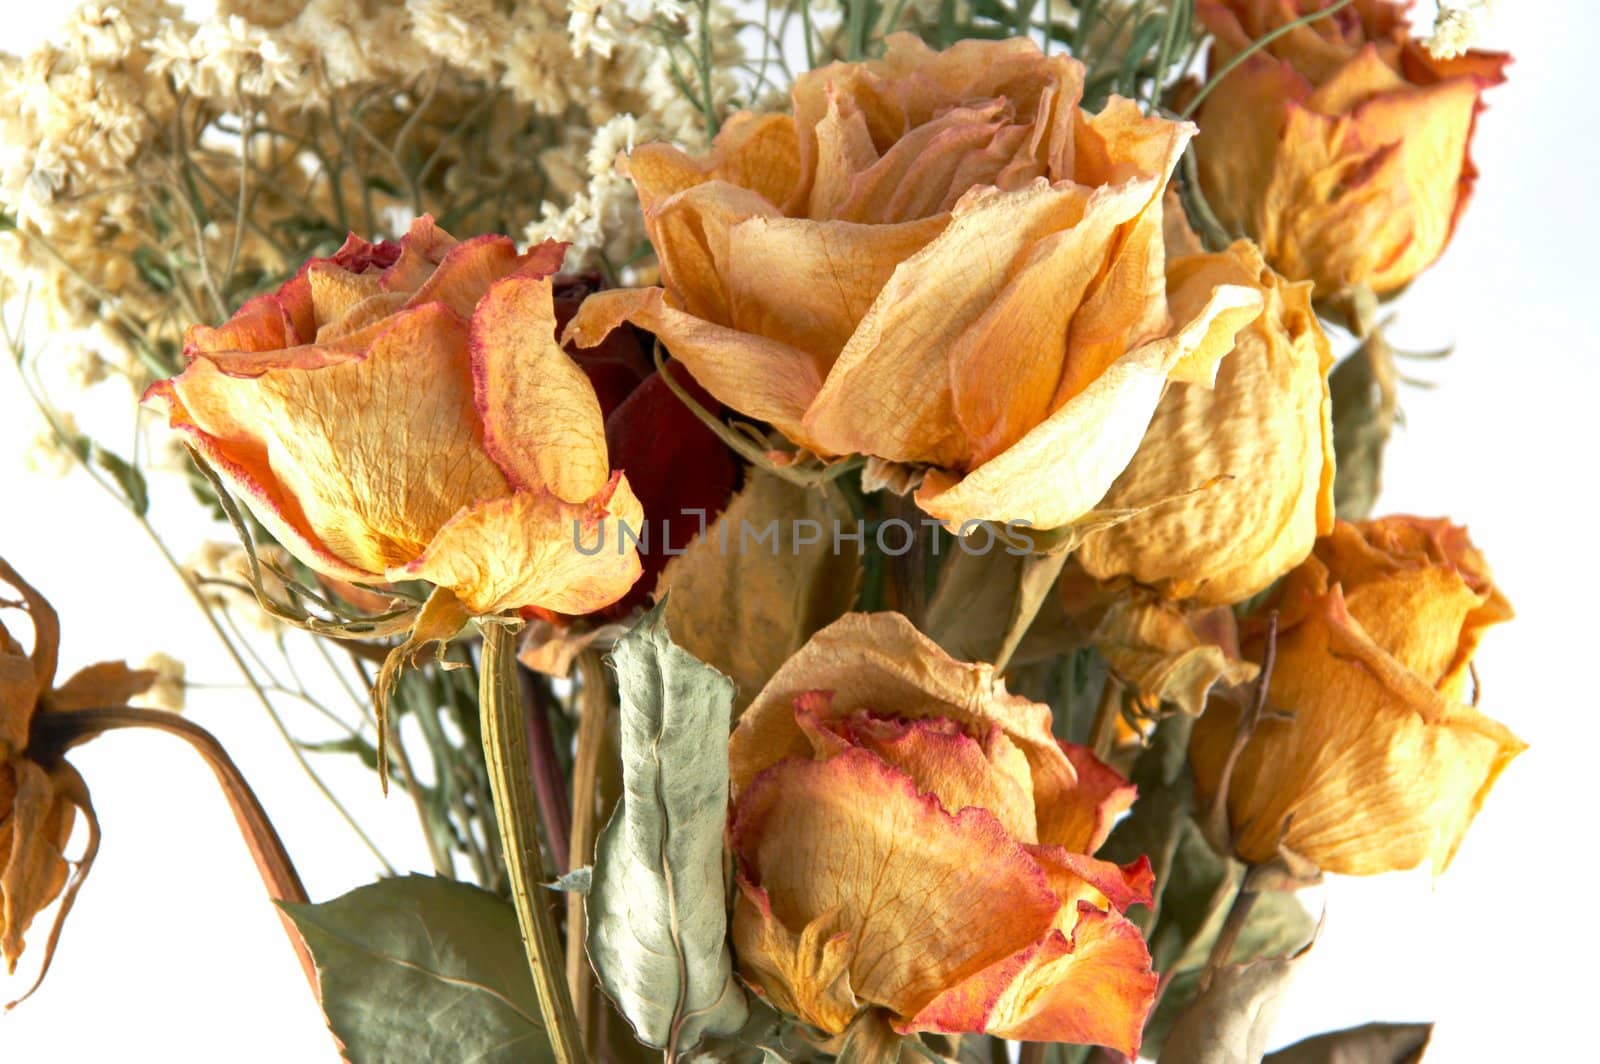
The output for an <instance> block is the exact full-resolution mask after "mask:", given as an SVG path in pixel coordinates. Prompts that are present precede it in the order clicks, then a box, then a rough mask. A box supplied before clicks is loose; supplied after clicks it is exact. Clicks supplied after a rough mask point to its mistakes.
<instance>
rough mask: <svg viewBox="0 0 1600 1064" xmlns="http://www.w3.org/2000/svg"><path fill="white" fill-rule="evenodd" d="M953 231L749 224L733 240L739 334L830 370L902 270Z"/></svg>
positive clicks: (933, 221)
mask: <svg viewBox="0 0 1600 1064" xmlns="http://www.w3.org/2000/svg"><path fill="white" fill-rule="evenodd" d="M947 224H948V219H947V218H946V217H944V216H939V217H934V218H926V219H923V220H921V221H914V222H906V223H904V224H901V225H858V224H855V223H852V222H813V221H809V220H806V219H803V218H765V217H757V218H749V219H746V220H745V221H742V222H740V223H738V224H737V225H735V226H734V227H733V228H732V230H731V231H730V232H729V237H728V263H727V276H726V281H727V285H728V290H729V292H728V298H729V313H730V315H731V318H732V324H733V327H734V328H736V329H740V330H742V331H744V332H747V333H751V334H753V337H752V339H754V338H755V337H765V338H768V339H771V340H774V341H777V342H779V343H783V344H787V345H789V346H790V347H793V348H795V349H796V350H800V351H806V352H809V353H810V354H811V355H812V356H813V361H814V362H815V364H816V365H818V366H819V367H821V368H822V369H824V370H826V368H827V367H829V366H831V365H832V364H833V360H834V359H835V358H836V357H837V356H838V354H839V352H840V351H842V350H843V349H844V347H845V344H846V343H847V342H848V341H849V339H850V337H851V335H852V334H853V333H854V332H855V330H856V326H857V324H859V323H860V321H861V319H862V317H863V316H864V315H865V314H866V313H867V310H868V309H869V308H870V307H871V306H872V303H873V300H875V299H876V298H877V296H878V293H879V292H880V291H881V290H882V289H883V286H884V285H885V284H886V283H887V282H888V280H889V278H890V277H891V276H892V275H893V274H894V271H895V270H896V269H897V268H898V267H899V265H900V263H901V262H903V261H904V260H905V259H907V258H909V257H910V256H911V255H913V254H915V253H916V252H917V251H919V250H920V249H922V248H923V247H925V246H926V245H927V244H928V242H929V241H930V240H933V239H935V238H936V237H937V236H938V235H939V233H940V232H942V231H943V230H944V228H945V226H946V225H947ZM757 342H759V341H757ZM718 394H720V393H718ZM724 401H728V400H726V399H725V400H724ZM730 405H732V406H735V407H736V408H738V409H743V408H742V407H739V406H738V404H737V403H731V402H730Z"/></svg>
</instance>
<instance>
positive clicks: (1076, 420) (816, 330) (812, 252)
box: [567, 34, 1259, 528]
mask: <svg viewBox="0 0 1600 1064" xmlns="http://www.w3.org/2000/svg"><path fill="white" fill-rule="evenodd" d="M1083 77H1084V71H1083V67H1082V65H1081V64H1079V63H1077V62H1076V61H1075V60H1072V59H1070V58H1067V57H1065V56H1059V55H1058V56H1052V57H1047V56H1045V55H1043V54H1041V53H1040V51H1039V50H1038V48H1037V47H1036V46H1035V45H1033V44H1032V43H1030V42H1029V41H1026V40H1021V39H1018V40H1009V41H977V40H969V41H963V42H960V43H958V44H956V45H955V46H954V47H952V48H950V49H948V50H947V51H944V52H934V51H932V50H930V49H929V48H928V47H927V46H926V45H924V44H923V43H921V42H920V41H919V40H917V39H916V38H914V37H911V36H910V35H905V34H897V35H893V36H891V37H890V38H889V40H888V47H887V51H886V54H885V55H884V56H883V58H881V59H876V60H872V61H870V62H864V63H837V64H833V65H830V66H827V67H823V68H820V69H818V70H815V71H812V72H809V73H807V74H804V75H802V76H801V77H800V78H798V79H797V80H796V83H795V88H794V102H795V113H794V116H793V117H790V116H788V115H772V114H767V115H755V114H743V115H739V116H736V117H735V118H734V119H732V120H731V121H729V122H728V123H727V125H726V126H725V127H724V130H723V132H722V134H721V135H720V136H719V137H718V139H717V142H716V144H715V146H714V149H713V151H712V154H711V156H710V157H709V158H708V159H704V160H697V159H693V158H690V157H688V156H686V155H684V154H683V153H681V152H679V151H678V150H676V149H674V148H672V147H669V146H667V145H664V144H651V145H645V146H643V147H640V148H638V149H637V150H635V151H634V153H633V154H632V156H631V157H630V159H629V163H628V167H629V172H630V173H631V175H632V177H633V180H634V183H635V185H636V186H637V188H638V192H639V198H640V203H641V204H642V206H643V208H644V212H645V224H646V227H647V229H648V231H649V234H650V238H651V242H652V243H653V244H654V246H655V249H656V253H657V255H658V256H659V258H660V262H661V276H662V281H663V285H664V287H663V288H652V289H643V290H632V291H627V290H625V291H617V292H607V293H601V294H600V295H599V296H597V297H595V298H593V299H591V300H589V301H588V302H587V303H586V304H585V305H584V308H583V310H582V311H581V312H580V314H579V315H578V317H577V319H576V320H575V321H574V323H573V326H572V328H571V329H570V330H569V331H568V334H567V335H568V336H569V337H571V338H573V339H575V340H576V341H577V342H578V343H580V344H593V343H596V342H598V341H599V340H600V338H601V337H603V336H605V335H606V334H607V333H608V332H609V331H610V330H612V329H613V328H615V327H616V326H617V325H618V324H619V323H620V322H622V321H624V320H626V321H631V322H633V323H635V324H637V325H640V326H642V327H644V328H646V329H649V330H650V331H652V332H654V333H655V334H657V335H658V336H659V337H660V338H661V339H662V341H663V342H664V343H665V344H666V345H667V347H669V348H670V349H671V351H672V353H673V354H674V355H675V356H676V357H677V358H678V359H680V360H682V361H683V363H684V364H685V365H686V366H687V367H688V368H689V370H690V372H692V373H693V374H694V376H695V378H696V379H697V380H699V381H700V383H701V384H703V385H704V386H705V387H706V389H707V390H708V391H710V392H711V394H712V395H714V396H716V397H717V399H719V400H720V401H721V402H723V403H725V404H726V405H727V406H729V407H731V408H732V409H734V410H736V411H739V412H741V413H743V414H746V415H748V416H751V417H755V418H759V419H762V420H764V421H767V422H769V423H771V424H772V425H773V426H774V427H775V428H777V429H778V430H779V431H780V432H782V433H783V434H784V435H785V436H787V437H788V438H789V439H790V440H792V441H793V442H794V443H796V444H798V445H799V446H801V447H803V448H805V449H807V450H809V451H811V452H813V453H815V454H817V455H820V456H824V457H835V456H842V455H850V454H863V455H869V456H872V457H873V458H875V459H878V460H881V461H885V462H891V463H901V464H905V465H908V466H911V467H915V468H916V469H918V470H926V478H925V479H924V480H923V481H922V483H921V486H920V488H919V489H918V492H917V500H918V502H919V504H920V505H921V506H922V507H923V508H924V509H925V510H926V511H927V512H929V513H930V514H933V515H934V516H936V517H939V518H941V519H943V520H944V521H946V522H947V523H950V524H953V525H959V524H962V523H964V522H966V521H968V520H973V519H988V520H997V521H1002V520H1017V521H1028V522H1031V523H1032V524H1033V525H1035V526H1037V527H1041V528H1053V527H1058V526H1061V525H1065V524H1068V523H1069V522H1071V521H1073V520H1075V519H1076V518H1078V517H1080V516H1081V515H1082V514H1083V513H1085V512H1086V511H1088V510H1089V509H1090V508H1091V507H1093V506H1094V504H1095V503H1096V502H1098V501H1099V499H1100V497H1101V496H1102V495H1103V494H1104V493H1105V490H1106V488H1107V487H1109V485H1110V483H1111V481H1112V480H1113V479H1114V478H1115V476H1116V475H1117V473H1118V472H1120V471H1121V469H1122V467H1123V466H1124V465H1125V464H1126V463H1127V461H1128V458H1129V457H1130V456H1131V455H1132V454H1133V451H1134V449H1135V448H1136V447H1137V446H1138V441H1139V439H1140V437H1141V436H1142V434H1143V431H1144V427H1145V425H1146V423H1147V422H1148V421H1149V418H1150V414H1151V412H1152V411H1153V410H1154V409H1155V404H1156V401H1157V400H1158V399H1159V398H1160V394H1161V390H1162V388H1163V386H1164V385H1165V384H1166V382H1167V381H1168V380H1169V379H1176V380H1188V381H1200V382H1209V381H1210V379H1211V376H1212V373H1213V371H1214V368H1215V363H1216V360H1217V359H1218V358H1219V357H1221V355H1222V354H1223V353H1225V351H1226V350H1227V347H1228V342H1229V341H1230V340H1231V338H1232V336H1233V333H1234V332H1235V331H1236V330H1237V329H1238V328H1239V327H1240V326H1241V325H1243V324H1244V323H1245V322H1246V321H1248V320H1249V319H1250V317H1252V316H1253V315H1254V313H1255V311H1256V309H1257V308H1258V306H1259V302H1258V299H1257V297H1256V295H1255V293H1254V292H1253V291H1251V290H1249V289H1238V288H1228V287H1223V288H1219V289H1216V290H1215V291H1211V292H1207V293H1205V298H1202V299H1199V300H1198V301H1196V302H1195V303H1194V304H1192V305H1188V306H1186V307H1184V308H1183V313H1181V314H1180V313H1175V311H1176V310H1177V308H1174V307H1172V306H1170V305H1169V303H1168V300H1167V297H1166V287H1165V283H1164V278H1165V273H1164V269H1163V249H1162V244H1161V234H1162V210H1163V208H1162V192H1163V190H1164V189H1165V187H1166V185H1167V181H1168V177H1169V175H1170V174H1171V172H1172V168H1173V166H1174V165H1175V164H1176V162H1177V159H1178V157H1179V155H1180V154H1181V153H1182V151H1183V148H1184V145H1185V143H1186V142H1187V140H1188V138H1189V135H1190V134H1191V132H1192V127H1190V126H1188V125H1185V124H1183V123H1178V122H1171V121H1168V120H1166V119H1163V118H1159V117H1145V116H1143V115H1142V114H1140V112H1139V109H1138V107H1137V106H1136V105H1135V104H1134V103H1133V102H1132V101H1130V100H1122V99H1114V100H1112V101H1111V103H1110V104H1108V105H1107V107H1106V109H1105V110H1104V111H1103V112H1102V113H1100V114H1098V115H1089V114H1086V113H1084V112H1083V111H1082V110H1080V108H1079V107H1078V101H1079V99H1080V97H1081V95H1082V90H1083ZM1174 319H1176V323H1175V322H1174Z"/></svg>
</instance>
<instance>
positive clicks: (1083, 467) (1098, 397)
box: [916, 285, 1261, 529]
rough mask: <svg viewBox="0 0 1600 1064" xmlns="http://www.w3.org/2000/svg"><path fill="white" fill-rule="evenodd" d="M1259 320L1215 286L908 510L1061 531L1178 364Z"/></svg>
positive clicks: (1253, 301) (1228, 343) (1108, 470)
mask: <svg viewBox="0 0 1600 1064" xmlns="http://www.w3.org/2000/svg"><path fill="white" fill-rule="evenodd" d="M1260 312H1261V297H1260V295H1259V294H1257V293H1256V292H1254V291H1251V290H1250V289H1247V288H1240V287H1236V286H1231V285H1224V286H1221V287H1218V288H1217V289H1216V290H1215V291H1214V292H1212V293H1211V294H1210V297H1209V298H1208V299H1207V301H1206V303H1205V305H1204V306H1203V307H1201V308H1200V309H1199V311H1198V313H1196V314H1195V315H1194V317H1193V318H1191V319H1190V320H1188V321H1187V322H1186V323H1185V324H1184V325H1183V327H1182V328H1181V329H1179V330H1178V331H1177V332H1175V333H1174V334H1172V335H1171V336H1167V337H1164V338H1162V339H1159V340H1154V341H1152V342H1150V343H1147V344H1144V345H1143V346H1140V347H1137V348H1135V349H1133V350H1131V351H1129V352H1128V353H1127V354H1125V355H1123V356H1122V357H1121V358H1119V359H1118V360H1117V361H1116V362H1114V363H1112V365H1111V366H1110V367H1109V368H1108V369H1107V370H1106V371H1105V372H1104V373H1103V374H1101V376H1100V377H1099V378H1097V379H1096V380H1095V381H1094V382H1093V383H1092V384H1090V385H1089V386H1088V387H1087V388H1085V389H1084V390H1083V391H1082V392H1080V393H1079V394H1078V395H1076V396H1075V397H1073V398H1072V399H1070V400H1069V401H1067V402H1066V403H1065V404H1064V405H1062V406H1061V408H1060V409H1058V410H1056V411H1055V412H1054V413H1053V414H1051V415H1050V416H1049V417H1048V418H1046V419H1045V420H1044V421H1043V422H1041V423H1040V424H1039V425H1038V426H1037V427H1035V428H1033V429H1032V430H1031V431H1029V432H1028V434H1027V435H1026V436H1024V437H1023V438H1022V439H1021V440H1019V441H1018V442H1017V443H1016V444H1014V445H1013V446H1012V447H1010V448H1009V449H1007V450H1006V451H1004V452H1003V453H1001V454H1000V455H998V456H996V457H995V458H993V459H991V460H990V461H988V462H986V463H984V464H983V465H981V466H979V467H978V468H977V469H975V470H973V471H972V472H970V473H968V474H967V475H966V476H965V477H957V476H953V475H951V474H949V473H946V472H944V471H942V470H934V471H932V472H930V473H929V474H928V476H927V478H926V479H925V480H924V481H923V482H922V486H921V487H920V488H918V489H917V495H916V499H917V505H918V506H920V507H922V509H923V510H925V511H926V512H928V513H929V514H931V515H933V516H934V517H937V518H939V519H940V520H942V521H944V522H945V523H946V524H947V525H951V526H953V527H958V526H960V525H961V524H963V523H965V522H967V521H972V520H990V521H1021V522H1027V523H1029V524H1030V525H1031V526H1032V527H1034V528H1041V529H1048V528H1060V527H1062V526H1063V525H1067V524H1070V523H1071V522H1072V521H1073V520H1075V519H1077V518H1079V517H1081V516H1083V515H1084V514H1085V513H1087V512H1088V511H1089V510H1090V509H1092V508H1093V507H1094V505H1095V504H1096V503H1097V502H1099V500H1100V499H1101V498H1103V497H1104V495H1105V493H1106V489H1107V488H1109V487H1110V486H1111V483H1112V482H1113V481H1114V480H1115V479H1116V477H1117V474H1119V473H1121V472H1122V470H1123V468H1124V467H1125V466H1126V465H1127V463H1128V461H1129V459H1131V458H1132V457H1133V455H1134V452H1136V451H1137V450H1138V447H1139V442H1140V441H1141V440H1142V439H1143V437H1144V432H1145V429H1146V427H1147V426H1148V425H1149V423H1150V417H1151V415H1152V414H1153V413H1154V412H1155V408H1156V404H1157V403H1158V402H1159V401H1160V398H1161V392H1162V389H1163V388H1164V387H1165V386H1166V383H1167V377H1168V375H1169V374H1170V373H1171V371H1172V370H1173V368H1174V367H1175V366H1177V365H1178V364H1179V363H1180V362H1182V361H1184V360H1186V359H1189V360H1193V361H1194V362H1195V363H1215V362H1216V360H1218V359H1220V358H1222V357H1223V356H1224V355H1226V354H1227V353H1228V351H1229V349H1231V348H1232V346H1233V337H1234V335H1235V334H1236V333H1237V332H1238V331H1239V330H1240V329H1241V328H1243V327H1244V326H1245V325H1246V324H1248V323H1249V322H1250V321H1251V320H1252V319H1253V318H1255V316H1256V315H1257V314H1259V313H1260ZM1063 456H1070V457H1067V458H1064V457H1063ZM1043 471H1048V479H1046V480H1044V481H1043V482H1042V483H1041V478H1042V477H1043V476H1044V475H1045V474H1044V472H1043Z"/></svg>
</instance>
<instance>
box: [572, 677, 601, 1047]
mask: <svg viewBox="0 0 1600 1064" xmlns="http://www.w3.org/2000/svg"><path fill="white" fill-rule="evenodd" d="M575 668H576V671H577V675H578V684H579V687H578V698H579V705H580V706H581V707H582V715H581V716H580V717H579V719H578V754H577V758H576V760H575V762H574V764H573V768H572V834H571V836H570V840H571V841H570V842H569V846H570V847H571V848H570V849H569V851H568V854H567V856H568V861H567V863H568V865H569V866H570V867H572V868H581V867H583V866H584V865H586V864H591V863H593V861H594V843H595V836H596V835H597V834H598V833H599V814H600V808H599V807H600V802H601V795H600V757H601V752H602V750H603V748H604V747H605V745H606V743H605V739H606V726H607V723H608V721H609V718H610V716H611V694H610V689H609V688H608V686H607V684H606V674H605V665H604V663H603V662H602V661H601V658H600V653H599V651H596V650H592V649H591V650H585V651H582V652H581V653H580V654H579V655H578V659H577V662H576V663H575ZM586 901H587V899H586V898H585V897H584V896H583V895H582V894H579V893H578V892H576V891H574V892H572V893H570V894H568V895H567V985H568V986H569V987H570V988H571V990H572V1000H573V1004H574V1007H575V1010H576V1011H577V1013H578V1016H579V1017H580V1018H581V1019H582V1022H583V1029H584V1031H585V1032H586V1033H587V1034H588V1036H589V1045H591V1046H598V1045H599V1044H600V1043H599V1038H600V1036H601V1033H602V1032H601V1022H600V1021H601V1019H602V1018H603V1015H604V1014H603V1012H602V1011H601V1010H600V1009H599V1008H598V1005H599V1001H598V1000H597V999H596V997H595V993H594V977H593V976H592V975H590V973H589V966H588V964H587V963H586V960H585V958H586V956H587V954H586V953H585V939H586V937H587V932H588V911H587V906H586V904H585V903H586Z"/></svg>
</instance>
